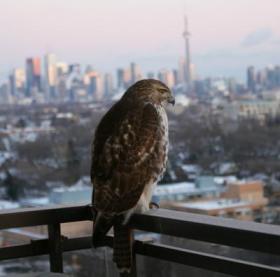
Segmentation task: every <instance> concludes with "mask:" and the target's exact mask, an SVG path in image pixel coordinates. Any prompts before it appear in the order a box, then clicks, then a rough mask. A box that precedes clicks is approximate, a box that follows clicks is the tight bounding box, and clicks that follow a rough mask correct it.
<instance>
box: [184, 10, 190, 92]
mask: <svg viewBox="0 0 280 277" xmlns="http://www.w3.org/2000/svg"><path fill="white" fill-rule="evenodd" d="M184 25H185V26H184V33H183V38H184V40H185V62H186V64H185V74H184V81H185V83H186V85H187V88H190V86H191V81H192V80H191V57H190V32H189V28H188V18H187V16H186V15H185V16H184Z"/></svg>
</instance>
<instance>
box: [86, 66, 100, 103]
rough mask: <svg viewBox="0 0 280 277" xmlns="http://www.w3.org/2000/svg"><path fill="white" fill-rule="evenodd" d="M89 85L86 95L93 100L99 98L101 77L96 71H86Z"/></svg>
mask: <svg viewBox="0 0 280 277" xmlns="http://www.w3.org/2000/svg"><path fill="white" fill-rule="evenodd" d="M88 77H89V85H88V95H89V96H90V97H91V98H93V99H94V100H101V99H102V97H103V84H102V77H101V75H100V74H99V73H98V72H97V71H92V72H90V73H88Z"/></svg>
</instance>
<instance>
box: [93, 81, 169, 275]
mask: <svg viewBox="0 0 280 277" xmlns="http://www.w3.org/2000/svg"><path fill="white" fill-rule="evenodd" d="M168 102H174V98H173V97H172V95H171V92H170V90H169V89H168V88H167V87H166V86H165V85H164V84H163V83H161V82H160V81H157V80H142V81H139V82H137V83H136V84H134V85H133V86H131V87H130V88H129V89H128V90H127V91H126V93H125V94H124V96H123V97H122V98H121V99H120V101H118V102H117V103H116V104H115V105H114V106H113V107H112V108H111V109H110V110H109V111H108V112H107V113H106V114H105V116H104V117H103V118H102V120H101V122H100V123H99V125H98V127H97V129H96V132H95V137H94V141H93V145H92V166H91V180H92V184H93V186H94V197H93V202H94V204H95V207H96V209H97V211H98V215H97V219H96V222H95V224H94V231H93V245H94V246H96V245H97V244H98V241H99V240H100V239H102V238H103V237H104V235H105V234H106V233H107V232H108V230H109V229H110V228H111V226H112V225H115V228H114V229H115V230H116V233H119V234H120V235H119V236H123V237H124V239H122V238H120V237H119V238H117V239H116V240H115V241H116V242H117V243H115V246H116V247H115V248H116V249H115V253H114V260H115V261H116V263H117V265H118V267H119V268H122V269H124V268H126V269H128V270H129V268H130V265H131V264H130V257H131V252H130V249H127V247H128V246H127V245H128V243H127V241H129V238H130V237H131V235H130V234H129V231H128V230H127V228H124V229H123V230H122V229H121V224H122V223H121V222H120V216H122V217H123V219H122V221H123V223H124V224H125V223H126V222H127V220H128V219H129V216H130V215H131V213H132V212H133V211H134V210H135V209H139V210H140V211H145V210H147V209H148V207H149V202H150V199H151V194H152V189H153V187H154V185H155V184H156V183H157V182H158V180H159V178H160V177H161V176H162V174H163V172H164V170H165V166H166V160H167V148H168V124H167V117H166V113H165V110H164V106H165V104H166V103H168ZM125 230H126V231H125ZM118 242H126V243H123V245H124V246H125V247H123V249H122V243H118ZM130 246H131V245H130ZM118 252H120V255H118Z"/></svg>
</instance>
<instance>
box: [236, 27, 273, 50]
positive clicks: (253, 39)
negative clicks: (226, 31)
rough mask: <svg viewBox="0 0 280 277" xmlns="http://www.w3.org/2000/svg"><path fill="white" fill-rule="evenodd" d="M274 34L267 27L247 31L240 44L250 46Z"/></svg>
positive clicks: (267, 39) (261, 42)
mask: <svg viewBox="0 0 280 277" xmlns="http://www.w3.org/2000/svg"><path fill="white" fill-rule="evenodd" d="M273 36H274V34H273V32H272V30H271V29H269V28H262V29H258V30H255V31H253V32H251V33H249V34H248V35H247V36H246V37H245V38H244V39H243V41H242V42H241V46H244V47H252V46H257V45H260V44H263V43H265V42H267V41H269V40H270V39H271V38H272V37H273Z"/></svg>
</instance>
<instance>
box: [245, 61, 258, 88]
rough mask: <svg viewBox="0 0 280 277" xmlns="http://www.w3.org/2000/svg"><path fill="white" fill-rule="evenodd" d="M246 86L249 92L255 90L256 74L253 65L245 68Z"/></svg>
mask: <svg viewBox="0 0 280 277" xmlns="http://www.w3.org/2000/svg"><path fill="white" fill-rule="evenodd" d="M247 88H248V90H249V91H251V92H255V90H256V74H255V68H254V67H253V66H249V67H248V68H247Z"/></svg>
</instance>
